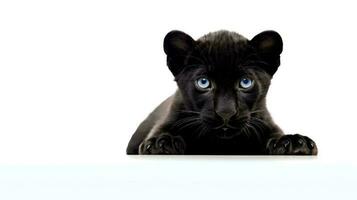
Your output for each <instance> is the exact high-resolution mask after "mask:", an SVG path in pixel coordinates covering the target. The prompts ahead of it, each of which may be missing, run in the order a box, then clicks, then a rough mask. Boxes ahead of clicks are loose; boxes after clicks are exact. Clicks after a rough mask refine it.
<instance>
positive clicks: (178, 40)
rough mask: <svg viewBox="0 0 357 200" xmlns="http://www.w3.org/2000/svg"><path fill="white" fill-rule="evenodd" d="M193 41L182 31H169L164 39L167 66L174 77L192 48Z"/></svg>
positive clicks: (180, 69)
mask: <svg viewBox="0 0 357 200" xmlns="http://www.w3.org/2000/svg"><path fill="white" fill-rule="evenodd" d="M195 43H196V42H195V41H194V40H193V39H192V38H191V36H189V35H187V34H186V33H184V32H182V31H176V30H175V31H171V32H169V33H168V34H167V35H166V36H165V39H164V51H165V53H166V55H167V66H168V67H169V69H170V71H171V72H172V74H173V75H174V76H175V77H176V75H177V74H179V73H180V72H181V71H182V70H183V68H184V62H185V59H186V57H187V56H188V55H189V54H190V52H191V51H193V50H194V47H195Z"/></svg>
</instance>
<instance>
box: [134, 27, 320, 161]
mask: <svg viewBox="0 0 357 200" xmlns="http://www.w3.org/2000/svg"><path fill="white" fill-rule="evenodd" d="M282 50H283V42H282V39H281V37H280V35H279V34H278V33H277V32H275V31H264V32H262V33H260V34H258V35H256V36H255V37H254V38H253V39H252V40H248V39H246V38H245V37H243V36H241V35H239V34H237V33H234V32H228V31H218V32H213V33H209V34H207V35H205V36H203V37H201V38H199V39H198V40H196V41H195V40H193V39H192V38H191V37H190V36H189V35H187V34H185V33H183V32H181V31H171V32H169V33H168V34H167V35H166V37H165V39H164V51H165V53H166V55H167V65H168V67H169V69H170V71H171V72H172V74H173V75H174V76H175V81H176V82H177V85H178V90H177V91H176V93H175V94H173V95H172V96H171V97H169V98H168V99H166V100H165V101H164V102H163V103H161V104H160V105H159V106H158V107H157V108H156V109H155V110H154V111H153V112H152V113H151V114H150V115H149V117H148V118H147V119H146V120H145V121H144V122H142V123H141V125H140V126H139V127H138V129H137V130H136V132H135V133H134V135H133V136H132V138H131V140H130V142H129V145H128V147H127V154H210V155H214V154H221V155H222V154H241V155H243V154H244V155H263V154H268V155H316V154H317V147H316V144H315V142H314V141H313V140H311V139H310V138H308V137H306V136H303V135H299V134H295V135H284V134H283V132H282V131H281V130H280V128H279V127H278V126H277V125H276V124H275V123H274V122H273V120H272V119H271V117H270V114H269V112H268V110H267V108H266V105H265V97H266V94H267V92H268V89H269V85H270V80H271V78H272V76H273V75H274V73H275V72H276V71H277V69H278V67H279V65H280V54H281V52H282Z"/></svg>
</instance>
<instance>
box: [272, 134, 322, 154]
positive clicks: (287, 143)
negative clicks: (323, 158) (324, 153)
mask: <svg viewBox="0 0 357 200" xmlns="http://www.w3.org/2000/svg"><path fill="white" fill-rule="evenodd" d="M266 151H267V154H269V155H317V146H316V144H315V142H314V141H313V140H312V139H310V138H309V137H306V136H303V135H299V134H295V135H282V136H279V137H276V138H271V139H269V140H268V143H267V145H266Z"/></svg>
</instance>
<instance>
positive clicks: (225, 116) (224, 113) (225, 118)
mask: <svg viewBox="0 0 357 200" xmlns="http://www.w3.org/2000/svg"><path fill="white" fill-rule="evenodd" d="M236 113H237V111H235V110H222V111H216V114H217V115H218V116H220V117H221V118H222V119H223V121H224V123H227V122H228V121H229V120H230V119H231V118H232V117H233V116H234V115H235V114H236Z"/></svg>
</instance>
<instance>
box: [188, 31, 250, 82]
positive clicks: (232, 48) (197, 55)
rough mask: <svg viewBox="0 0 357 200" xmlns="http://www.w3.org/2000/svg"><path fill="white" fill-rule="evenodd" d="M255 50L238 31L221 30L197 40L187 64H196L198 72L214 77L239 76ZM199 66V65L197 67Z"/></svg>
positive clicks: (195, 69)
mask: <svg viewBox="0 0 357 200" xmlns="http://www.w3.org/2000/svg"><path fill="white" fill-rule="evenodd" d="M252 55H254V54H253V52H252V49H251V48H250V46H249V44H248V40H247V39H246V38H244V37H243V36H240V35H238V34H237V33H231V32H219V33H212V34H211V35H210V34H208V35H206V36H203V37H202V38H200V39H199V40H197V48H196V50H195V51H194V53H193V54H191V55H190V56H189V57H188V59H187V65H193V66H196V67H195V68H194V71H196V73H198V74H199V73H206V74H210V75H211V76H214V77H217V78H219V77H232V76H239V75H240V74H241V73H242V72H244V71H246V69H245V68H246V66H247V65H249V64H250V63H252V61H253V60H254V59H252V58H253V56H252ZM197 66H199V67H197Z"/></svg>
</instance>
